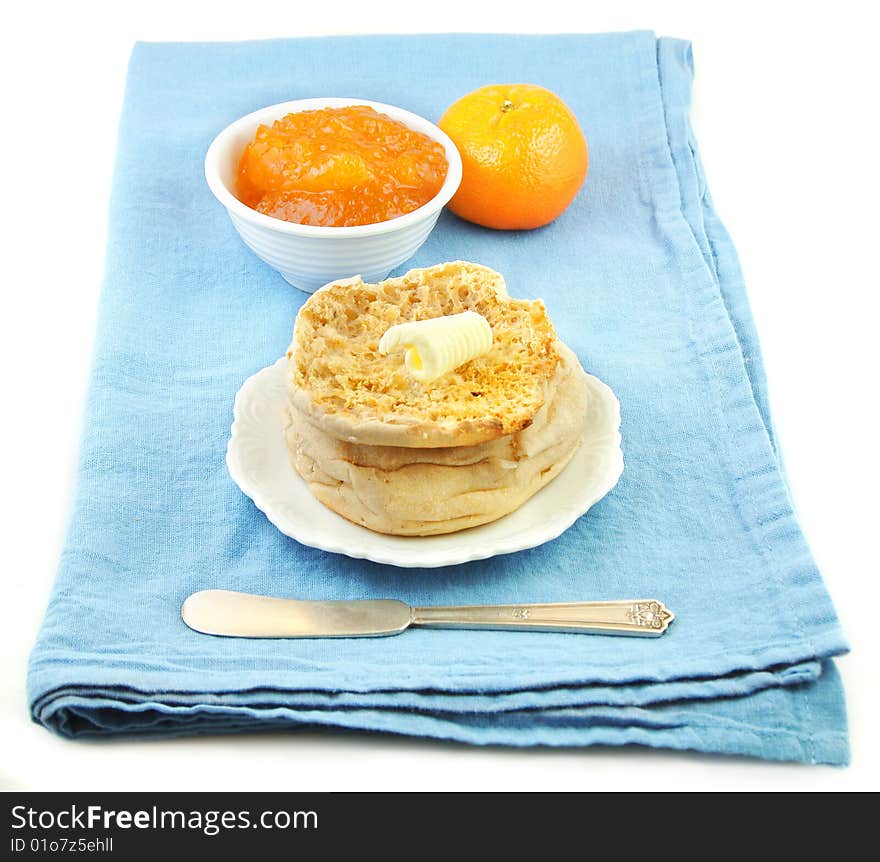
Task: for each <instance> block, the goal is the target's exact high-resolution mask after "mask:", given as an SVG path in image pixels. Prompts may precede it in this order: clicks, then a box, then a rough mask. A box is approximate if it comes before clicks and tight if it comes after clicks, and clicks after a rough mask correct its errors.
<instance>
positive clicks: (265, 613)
mask: <svg viewBox="0 0 880 862" xmlns="http://www.w3.org/2000/svg"><path fill="white" fill-rule="evenodd" d="M181 616H182V617H183V621H184V622H185V623H186V624H187V625H188V626H189V627H190V628H191V629H194V630H195V631H197V632H201V633H202V634H208V635H224V636H226V637H242V638H346V637H374V636H378V635H396V634H400V632H402V631H403V630H404V629H407V628H409V627H410V626H430V627H432V628H456V629H509V630H513V631H541V632H576V633H578V634H602V635H635V636H642V637H657V636H659V635H662V634H663V633H664V632H665V631H666V629H667V628H668V627H669V624H670V623H671V622H672V621H673V620H674V619H675V615H674V614H673V613H672V611H670V610H669V609H668V608H666V607H665V606H664V604H663V603H662V602H660V601H658V600H657V599H628V600H626V601H613V602H563V603H559V604H546V605H544V604H541V605H535V604H527V605H464V606H458V607H425V608H417V607H410V605H408V604H406V603H404V602H401V601H397V600H396V599H360V600H355V601H327V602H323V601H302V600H299V599H280V598H273V597H271V596H255V595H250V594H248V593H236V592H232V591H230V590H203V591H201V592H198V593H193V594H192V595H191V596H190V597H189V598H188V599H187V600H186V601H185V602H184V603H183V608H182V609H181Z"/></svg>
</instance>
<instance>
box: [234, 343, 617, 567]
mask: <svg viewBox="0 0 880 862" xmlns="http://www.w3.org/2000/svg"><path fill="white" fill-rule="evenodd" d="M286 367H287V360H286V359H283V358H282V359H279V360H278V362H276V363H275V364H274V365H270V366H269V367H268V368H264V369H263V370H262V371H260V372H258V373H257V374H255V375H254V376H253V377H249V378H248V379H247V380H246V381H245V382H244V385H243V386H242V387H241V389H240V390H239V391H238V394H237V395H236V396H235V407H234V421H233V423H232V437H231V438H230V440H229V446H228V447H227V450H226V464H227V466H228V467H229V474H230V475H231V476H232V478H233V480H234V481H235V483H236V484H237V485H238V487H239V488H241V490H242V491H244V493H245V494H247V495H248V497H250V498H251V499H252V500H253V501H254V503H255V504H256V506H257V508H258V509H261V510H262V511H263V512H264V513H265V515H266V517H267V518H268V519H269V520H270V521H271V522H272V523H273V524H274V525H275V526H276V527H277V528H278V529H279V530H280V531H281V532H282V533H284V534H285V535H286V536H290V537H291V538H293V539H296V540H297V541H298V542H301V543H302V544H304V545H309V546H310V547H312V548H320V549H321V550H323V551H332V552H334V553H337V554H346V555H347V556H349V557H356V558H358V559H366V560H373V561H374V562H376V563H388V564H390V565H392V566H403V567H407V568H416V567H419V568H434V567H437V566H452V565H456V564H458V563H466V562H468V561H470V560H483V559H486V558H487V557H494V556H495V555H496V554H510V553H513V552H514V551H522V550H524V549H525V548H534V547H535V546H537V545H542V544H544V542H549V541H550V540H551V539H555V538H556V537H557V536H558V535H560V534H561V533H563V532H564V531H565V530H567V529H568V528H569V527H570V526H571V525H572V524H573V523H574V522H575V521H576V520H577V519H578V518H580V517H581V515H583V514H584V513H586V511H587V510H588V509H589V508H590V506H592V505H593V504H594V503H596V502H598V501H599V500H601V499H602V497H604V496H605V495H606V494H607V493H608V492H609V491H610V490H611V489H612V488H613V487H614V486H615V485H616V484H617V480H618V479H619V478H620V474H621V472H622V471H623V452H622V451H621V449H620V405H619V404H618V402H617V398H616V397H615V396H614V393H613V392H612V391H611V389H609V388H608V386H606V385H605V384H604V383H603V382H602V381H601V380H599V379H598V378H596V377H593V376H591V375H587V381H588V385H589V390H590V398H589V408H588V418H587V429H586V433H585V435H584V442H583V444H582V445H581V447H580V449H578V451H577V452H576V453H575V455H574V457H573V458H572V459H571V461H570V462H569V464H568V466H567V467H566V468H565V470H563V471H562V473H560V474H559V476H557V477H556V478H555V479H554V480H553V481H552V482H551V483H550V484H549V485H547V486H546V487H545V488H542V489H541V490H540V491H539V492H538V493H537V494H535V496H534V497H532V498H531V499H530V500H529V501H528V502H527V503H525V504H524V505H523V506H521V507H520V508H519V509H517V510H516V511H515V512H511V513H510V514H509V515H506V516H505V517H503V518H499V520H497V521H493V522H492V523H491V524H484V525H483V526H481V527H472V528H471V529H469V530H461V531H460V532H458V533H449V534H447V535H445V536H426V537H411V536H384V535H382V534H381V533H374V532H372V531H371V530H368V529H366V528H365V527H360V526H358V525H357V524H352V523H351V522H350V521H346V520H345V518H342V517H341V516H339V515H337V514H336V513H335V512H332V511H331V510H330V509H327V508H326V507H325V506H323V505H322V504H321V503H319V502H318V501H317V500H316V499H315V498H314V497H313V496H312V493H311V491H309V489H308V486H307V485H306V483H305V482H304V481H303V480H302V479H301V478H300V477H299V475H298V474H297V473H296V471H295V470H294V469H293V467H292V466H291V465H290V461H289V460H288V457H287V447H286V444H285V441H284V433H283V427H284V423H283V416H284V409H285V405H286V400H287V391H286V381H285V377H286V374H285V372H286Z"/></svg>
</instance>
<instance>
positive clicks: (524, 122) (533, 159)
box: [439, 84, 588, 230]
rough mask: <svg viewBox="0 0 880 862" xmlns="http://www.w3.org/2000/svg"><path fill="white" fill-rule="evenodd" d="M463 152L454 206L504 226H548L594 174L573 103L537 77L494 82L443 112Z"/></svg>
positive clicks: (470, 215) (477, 219)
mask: <svg viewBox="0 0 880 862" xmlns="http://www.w3.org/2000/svg"><path fill="white" fill-rule="evenodd" d="M439 125H440V128H441V129H443V131H444V132H446V134H447V135H449V137H450V138H452V140H453V142H454V143H455V145H456V147H458V150H459V152H460V153H461V159H462V164H463V173H462V180H461V185H460V186H459V188H458V191H457V192H456V193H455V196H454V197H453V198H452V200H451V201H450V203H449V208H450V209H451V210H452V211H453V212H454V213H455V214H456V215H458V216H461V218H464V219H467V220H468V221H472V222H476V223H477V224H481V225H484V226H485V227H491V228H497V229H500V230H522V229H530V228H536V227H541V226H542V225H545V224H548V223H549V222H551V221H553V219H555V218H556V217H557V216H559V215H560V214H561V213H562V212H563V210H565V208H566V207H567V206H568V205H569V204H570V203H571V202H572V200H573V199H574V196H575V195H576V194H577V193H578V189H580V187H581V186H582V185H583V182H584V179H585V177H586V176H587V164H588V158H587V141H586V139H585V138H584V133H583V132H582V131H581V128H580V126H579V125H578V121H577V118H576V117H575V115H574V114H573V113H572V111H571V109H570V108H569V107H568V105H566V104H565V102H563V101H562V99H560V98H559V96H557V95H556V94H555V93H551V92H550V90H547V89H545V88H544V87H538V86H536V85H534V84H493V85H491V86H488V87H480V89H479V90H474V91H473V92H472V93H468V94H467V95H466V96H462V98H460V99H459V100H458V101H457V102H455V104H453V105H451V106H450V107H449V109H448V110H447V111H446V113H445V114H444V115H443V117H442V118H441V119H440V123H439Z"/></svg>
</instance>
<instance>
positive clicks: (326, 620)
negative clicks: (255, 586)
mask: <svg viewBox="0 0 880 862" xmlns="http://www.w3.org/2000/svg"><path fill="white" fill-rule="evenodd" d="M181 616H182V617H183V621H184V622H185V623H186V624H187V625H188V626H189V627H190V628H191V629H195V631H197V632H201V633H202V634H207V635H225V636H227V637H240V638H332V637H339V638H344V637H370V636H374V635H392V634H397V633H398V632H402V631H403V630H404V629H405V628H406V627H407V626H408V625H409V624H410V622H411V621H412V610H411V608H410V606H409V605H407V604H404V603H403V602H399V601H397V600H396V599H361V600H357V601H350V602H345V601H331V602H317V601H298V600H296V599H277V598H273V597H271V596H253V595H249V594H247V593H236V592H232V591H230V590H203V591H202V592H199V593H193V594H192V595H191V596H190V597H189V598H188V599H187V600H186V601H185V602H184V603H183V608H182V609H181Z"/></svg>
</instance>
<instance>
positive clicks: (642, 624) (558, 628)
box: [412, 599, 675, 637]
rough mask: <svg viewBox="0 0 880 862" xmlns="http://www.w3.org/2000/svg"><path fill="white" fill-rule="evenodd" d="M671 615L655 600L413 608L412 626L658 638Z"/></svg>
mask: <svg viewBox="0 0 880 862" xmlns="http://www.w3.org/2000/svg"><path fill="white" fill-rule="evenodd" d="M674 619H675V615H674V614H673V613H672V611H670V610H669V609H668V608H667V607H665V605H664V604H663V602H660V601H658V600H657V599H629V600H626V601H615V602H562V603H559V604H546V605H464V606H460V607H430V608H413V609H412V625H417V626H431V627H432V628H450V629H452V628H460V629H518V630H527V631H528V630H530V631H543V632H578V633H581V634H603V635H631V636H632V635H634V636H636V637H658V636H659V635H662V634H663V633H664V632H665V631H666V629H667V628H668V627H669V624H670V623H671V622H672V621H673V620H674Z"/></svg>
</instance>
